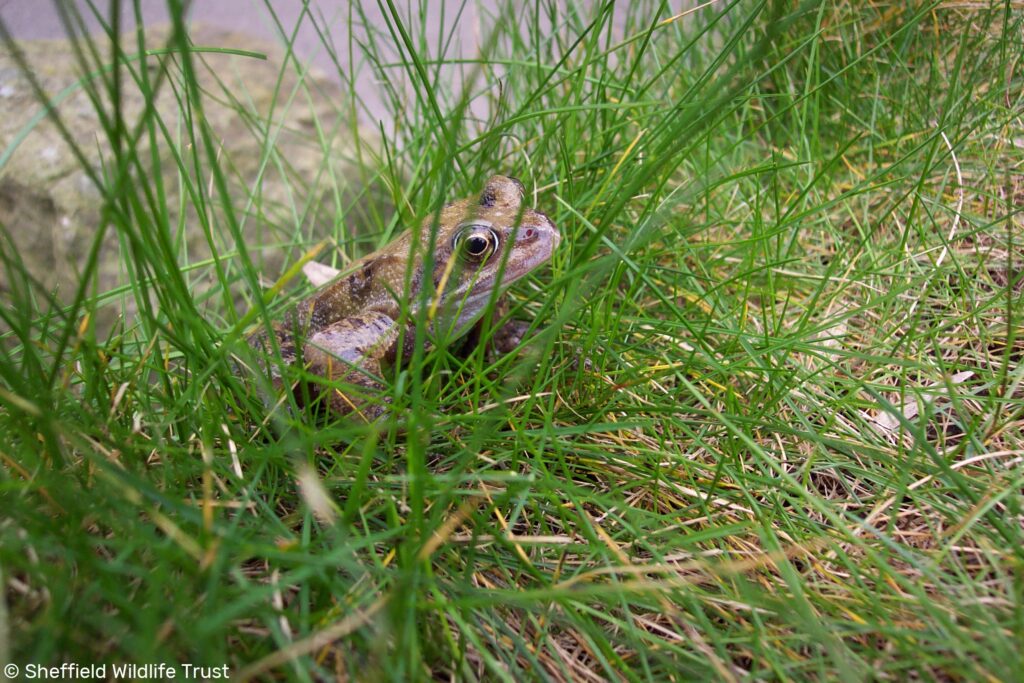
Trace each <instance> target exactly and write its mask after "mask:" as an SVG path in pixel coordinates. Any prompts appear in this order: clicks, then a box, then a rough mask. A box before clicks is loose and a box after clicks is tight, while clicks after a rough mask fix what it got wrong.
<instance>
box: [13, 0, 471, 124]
mask: <svg viewBox="0 0 1024 683" xmlns="http://www.w3.org/2000/svg"><path fill="white" fill-rule="evenodd" d="M74 4H75V6H77V7H78V8H79V11H80V12H81V13H82V15H83V16H86V17H87V19H88V21H87V24H88V25H89V26H90V27H91V28H92V30H94V31H99V30H100V24H99V22H98V21H96V20H95V19H94V18H92V17H91V16H89V8H88V4H87V3H86V2H84V0H75V2H74ZM95 4H96V5H99V6H106V5H107V2H104V1H103V0H99V1H98V2H96V3H95ZM121 4H122V17H123V18H122V22H121V25H122V28H123V30H129V29H131V28H133V27H134V26H135V19H134V15H133V10H132V4H133V3H132V2H129V1H123V2H122V3H121ZM140 4H141V7H142V17H143V21H144V23H145V24H146V25H153V24H160V23H167V22H168V21H169V19H170V18H169V16H168V12H167V0H141V2H140ZM398 4H399V5H400V6H401V7H405V6H406V4H405V3H398ZM461 4H462V3H454V2H448V3H447V6H446V5H445V2H444V0H429V2H428V3H427V17H426V22H425V23H426V28H427V35H426V38H427V41H428V43H427V44H428V45H430V46H432V47H431V51H433V50H434V49H436V48H435V47H434V46H436V45H437V44H438V36H439V34H440V31H441V26H442V24H443V25H444V27H445V29H444V30H445V34H446V35H447V33H448V32H450V31H451V30H452V28H451V27H452V26H455V31H456V41H455V42H454V45H453V47H452V49H451V51H450V52H449V56H470V55H474V54H476V53H477V51H478V49H477V46H478V43H479V41H478V40H477V37H476V36H477V31H476V27H477V26H478V20H477V14H476V7H475V5H473V3H467V5H466V7H465V11H464V13H463V15H462V17H460V18H459V21H458V22H455V21H454V17H453V16H452V12H454V11H457V10H456V8H457V7H458V6H459V5H461ZM349 5H350V3H349V2H347V1H346V0H312V1H311V2H310V4H309V7H310V12H311V13H312V15H313V16H314V17H317V19H318V21H317V23H318V24H320V25H322V26H326V27H327V29H328V32H329V34H330V36H331V37H332V39H333V42H334V45H335V48H336V52H337V55H338V61H339V63H340V65H341V67H342V69H343V70H347V69H349V68H350V67H351V64H350V63H349V58H348V49H349V45H348V43H349V40H348V39H349V33H350V28H349V27H350V22H349V13H350V7H349ZM271 6H272V7H273V9H274V12H276V13H277V18H278V20H279V22H280V24H281V26H282V27H284V30H285V31H287V32H289V33H290V32H292V31H294V30H295V27H296V25H298V26H299V29H298V33H297V37H296V39H295V42H294V45H295V52H296V54H297V55H298V56H299V58H300V59H301V60H303V61H304V62H307V63H311V64H312V65H313V66H315V67H317V68H318V69H320V70H322V71H323V72H325V73H326V74H328V75H332V74H333V75H334V77H335V78H337V72H338V67H337V66H335V64H334V63H333V61H332V60H331V58H330V57H329V56H328V54H327V52H326V50H324V48H323V45H322V41H321V38H320V37H319V36H318V35H317V31H316V29H315V28H314V26H313V24H312V22H311V21H310V19H309V17H303V16H302V12H303V3H302V1H301V0H273V2H272V3H271ZM362 6H363V8H364V11H365V12H366V15H367V23H368V24H369V25H370V26H373V27H374V30H375V31H379V32H382V33H381V34H380V37H381V39H382V40H383V41H387V42H390V34H389V33H388V32H387V24H386V21H385V18H384V16H383V15H382V13H381V11H380V9H379V8H378V6H377V3H376V2H363V3H362ZM446 10H447V14H445V11H446ZM300 18H301V19H302V20H301V22H300ZM0 19H2V20H3V22H4V23H5V24H6V25H7V27H8V30H9V31H10V32H11V34H12V35H13V36H14V37H15V38H18V39H24V40H32V39H57V38H64V37H65V30H64V26H63V24H62V22H61V19H60V15H59V13H58V11H57V9H56V7H55V5H54V2H53V0H0ZM189 21H192V22H199V23H203V24H207V25H210V26H215V27H218V28H222V29H226V30H231V31H237V32H239V33H244V34H249V35H252V36H254V37H255V38H258V39H260V40H261V41H264V42H266V41H273V42H276V43H277V44H282V42H283V41H282V39H281V38H280V37H279V30H278V29H277V27H276V26H275V25H274V22H273V19H272V17H271V16H270V13H269V12H268V11H267V7H266V5H265V4H264V3H263V2H262V0H195V1H194V2H193V3H192V4H191V8H190V13H189ZM352 21H353V22H356V23H358V21H359V20H358V18H357V17H354V16H353V17H352ZM351 33H352V37H353V38H356V39H357V40H358V39H364V38H365V37H366V35H367V34H366V29H365V28H363V27H362V26H358V25H357V26H355V28H354V30H352V31H351ZM353 49H354V50H358V49H359V46H358V44H356V43H353ZM395 56H397V53H395ZM356 59H357V60H358V54H357V57H356ZM357 65H358V62H357ZM359 73H360V76H361V77H360V78H358V79H357V80H356V86H355V87H356V90H357V94H358V95H359V97H360V99H362V100H363V101H364V102H365V103H366V104H367V106H368V108H369V111H367V112H363V114H362V118H363V119H364V120H367V121H376V120H378V119H387V118H388V117H387V116H386V112H385V110H384V108H383V107H382V105H381V104H380V99H379V97H378V92H379V87H380V86H379V84H376V83H374V82H373V80H372V74H371V72H370V70H369V69H368V68H366V66H365V65H363V66H362V67H361V69H360V72H359ZM339 80H340V79H339Z"/></svg>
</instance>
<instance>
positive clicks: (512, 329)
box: [487, 320, 530, 356]
mask: <svg viewBox="0 0 1024 683" xmlns="http://www.w3.org/2000/svg"><path fill="white" fill-rule="evenodd" d="M529 329H530V323H528V322H526V321H525V320H509V321H508V322H506V323H505V324H504V325H502V326H501V328H500V329H499V330H498V331H497V332H495V333H494V336H493V337H491V343H490V344H489V346H488V348H487V352H488V353H489V354H491V355H493V356H504V355H506V354H509V353H512V352H513V351H515V350H516V349H517V348H519V345H520V344H521V343H522V342H523V337H525V336H526V331H527V330H529Z"/></svg>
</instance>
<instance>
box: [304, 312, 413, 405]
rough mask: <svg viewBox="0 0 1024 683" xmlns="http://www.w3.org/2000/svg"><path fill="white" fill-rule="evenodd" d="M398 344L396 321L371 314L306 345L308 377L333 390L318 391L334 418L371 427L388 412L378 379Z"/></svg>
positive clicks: (338, 324) (331, 327)
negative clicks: (322, 381)
mask: <svg viewBox="0 0 1024 683" xmlns="http://www.w3.org/2000/svg"><path fill="white" fill-rule="evenodd" d="M397 339H398V327H397V326H396V325H395V321H394V320H392V319H391V318H390V317H388V316H387V315H385V314H383V313H377V312H374V311H369V312H367V313H363V314H362V315H355V316H351V317H349V318H344V319H342V320H339V321H338V322H336V323H334V324H333V325H328V326H327V327H325V328H324V329H322V330H320V331H319V332H317V333H316V334H314V335H312V336H311V337H310V338H309V339H307V340H306V344H305V346H304V347H303V356H304V358H305V361H306V363H307V365H308V366H309V371H310V372H311V373H312V374H314V375H319V376H320V377H323V378H324V379H326V380H328V381H329V382H330V384H332V385H333V386H327V385H321V389H320V391H321V393H322V394H326V401H327V405H328V407H329V408H330V409H331V412H333V413H335V414H336V415H348V414H352V413H354V414H357V415H360V416H362V417H363V418H364V419H366V421H367V422H369V421H372V420H374V419H376V418H377V417H379V416H380V415H381V414H382V413H383V412H384V410H385V403H386V401H387V399H386V396H385V393H384V388H385V387H384V385H383V384H382V383H381V381H380V379H379V378H380V376H381V369H382V365H383V361H384V359H385V358H387V357H388V356H389V354H390V353H391V352H392V351H393V349H394V345H395V341H396V340H397Z"/></svg>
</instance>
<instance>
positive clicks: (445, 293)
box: [247, 175, 561, 421]
mask: <svg viewBox="0 0 1024 683" xmlns="http://www.w3.org/2000/svg"><path fill="white" fill-rule="evenodd" d="M525 197H526V189H525V187H524V186H523V183H522V182H520V181H519V180H518V179H516V178H513V177H511V176H503V175H496V176H493V177H491V178H490V179H489V180H487V182H486V183H485V184H484V187H483V190H482V191H481V192H480V193H479V194H478V195H474V196H471V197H467V198H465V199H461V200H458V201H454V202H450V203H448V204H446V205H445V206H444V207H443V208H441V210H440V211H439V212H434V213H433V214H431V215H430V216H428V217H426V218H425V219H424V220H423V221H422V223H421V224H420V226H419V228H418V229H415V228H413V229H410V230H407V231H405V232H404V233H403V234H401V235H400V236H399V237H398V238H396V239H395V240H394V241H392V242H390V243H389V244H387V245H386V246H384V247H383V248H381V249H379V250H378V251H375V252H373V253H371V254H369V255H367V256H365V257H363V258H361V259H359V260H357V261H355V262H354V263H352V264H351V266H350V267H348V268H345V269H344V271H338V270H335V269H333V268H330V267H329V266H326V265H323V264H319V263H317V262H310V263H307V264H306V266H305V267H304V269H303V270H304V272H305V274H306V276H307V278H308V279H309V280H310V281H311V282H312V283H313V284H314V285H319V287H318V288H317V289H316V290H315V291H314V292H313V293H312V294H311V295H310V296H308V297H306V298H305V299H303V300H301V301H300V302H299V303H298V304H296V305H295V306H294V307H292V308H291V309H290V310H289V311H288V312H287V313H286V314H285V316H284V317H283V319H282V320H280V321H278V322H275V323H273V325H272V328H271V330H270V331H269V332H268V331H267V330H266V329H265V328H262V329H260V330H258V331H256V332H254V333H252V334H251V335H250V336H249V337H248V338H247V342H248V345H249V346H250V347H252V348H253V349H255V350H256V351H257V353H258V354H259V355H260V356H261V357H263V358H269V359H274V360H276V354H275V353H274V351H273V347H274V343H272V342H276V346H277V349H278V350H279V352H280V358H281V361H283V362H284V363H286V364H298V365H302V366H304V367H305V368H306V369H307V371H308V373H310V374H311V375H312V376H314V377H320V378H323V379H324V380H326V381H325V382H322V383H321V382H318V381H317V382H312V383H308V384H307V386H309V387H310V392H309V393H310V395H311V396H313V397H316V398H319V399H321V401H320V402H321V403H323V404H326V406H327V408H328V409H329V410H330V412H331V413H332V414H334V415H338V416H342V415H351V414H353V413H355V414H358V415H359V416H361V417H362V418H364V419H365V420H367V421H372V420H375V419H376V418H379V417H380V416H381V415H382V414H383V413H384V411H385V410H386V397H385V394H384V384H383V383H382V378H383V377H384V376H385V373H386V371H387V370H388V369H390V368H392V367H393V366H394V365H395V364H397V363H401V362H405V361H407V360H408V359H409V358H410V357H411V355H412V352H413V350H414V346H413V345H414V344H415V343H416V339H417V335H416V331H415V321H416V319H417V317H418V313H420V312H421V308H422V307H423V306H424V305H426V306H428V307H429V308H428V311H427V314H428V315H427V320H428V323H429V335H428V337H429V338H431V339H438V338H444V339H446V340H448V341H453V340H456V339H460V338H462V337H469V338H472V339H478V338H479V333H478V331H479V328H480V325H481V324H482V323H481V318H482V316H483V315H484V313H485V312H486V311H487V310H488V308H489V307H490V304H491V301H492V300H496V298H497V297H498V296H499V295H500V294H501V293H503V292H504V291H505V290H506V289H507V288H508V287H509V286H510V285H512V283H514V282H516V281H517V280H519V279H520V278H522V277H524V276H525V275H527V274H528V273H530V272H532V271H533V270H535V269H536V268H538V267H539V266H541V265H543V264H545V263H546V262H548V261H549V260H550V259H551V256H552V254H553V253H554V251H555V248H556V247H557V246H558V244H559V242H560V240H561V236H560V234H559V231H558V228H557V227H556V226H555V224H554V222H553V221H552V220H551V219H550V218H549V217H548V216H547V215H546V214H544V213H542V212H541V211H538V210H535V209H532V208H530V207H528V206H524V200H525ZM430 247H432V249H433V252H432V253H433V258H432V259H426V258H424V254H425V253H426V250H427V249H428V248H430ZM425 287H426V288H428V289H427V292H426V296H424V288H425ZM424 302H425V304H424ZM496 308H497V310H498V311H500V310H502V307H501V306H498V307H496ZM403 310H405V311H407V313H408V314H407V315H404V316H403V314H402V313H403ZM523 331H524V330H523V325H522V323H521V322H520V321H509V323H508V324H507V325H506V327H505V328H503V329H500V330H498V331H497V332H496V334H495V339H496V340H498V341H497V342H496V343H495V344H494V348H495V349H497V350H498V351H499V352H507V351H510V350H512V349H514V348H515V347H516V346H518V344H519V341H520V339H521V337H522V334H523ZM271 335H272V337H273V339H272V338H271ZM264 369H267V368H266V367H264ZM269 371H270V372H269V374H270V377H271V379H272V381H273V383H274V386H275V389H276V390H279V391H280V390H282V389H283V379H282V372H281V368H280V367H279V366H278V365H276V364H275V363H274V362H273V360H271V363H270V367H269ZM294 388H295V387H293V389H294ZM323 393H326V396H323ZM299 394H300V392H296V396H297V397H298V396H299Z"/></svg>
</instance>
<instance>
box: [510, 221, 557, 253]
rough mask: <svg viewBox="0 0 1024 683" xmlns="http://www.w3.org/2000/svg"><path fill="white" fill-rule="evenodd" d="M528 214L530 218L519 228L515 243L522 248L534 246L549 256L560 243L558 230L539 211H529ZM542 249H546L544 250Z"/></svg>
mask: <svg viewBox="0 0 1024 683" xmlns="http://www.w3.org/2000/svg"><path fill="white" fill-rule="evenodd" d="M528 213H529V214H530V217H529V218H528V219H526V220H524V221H523V224H522V225H520V226H519V232H518V234H517V235H516V242H517V243H518V244H520V245H522V246H526V245H532V244H536V245H538V246H540V247H541V248H542V250H544V251H547V252H548V254H550V253H551V252H552V251H554V249H555V247H557V246H558V243H559V242H561V241H562V236H561V235H560V234H559V233H558V228H556V227H555V224H554V222H553V221H552V220H551V219H550V218H548V217H547V216H546V215H544V214H543V213H541V212H540V211H530V212H528ZM544 247H547V248H546V249H544Z"/></svg>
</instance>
